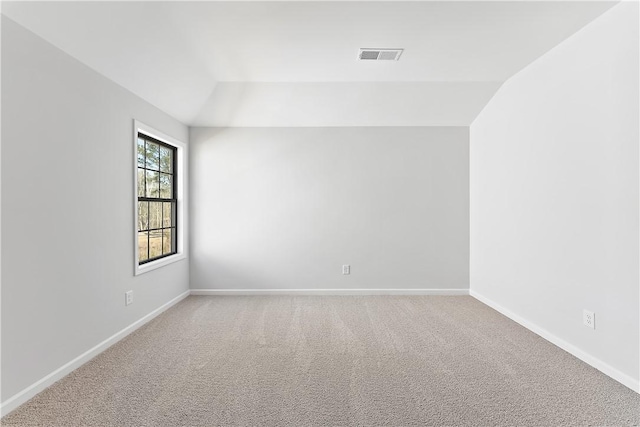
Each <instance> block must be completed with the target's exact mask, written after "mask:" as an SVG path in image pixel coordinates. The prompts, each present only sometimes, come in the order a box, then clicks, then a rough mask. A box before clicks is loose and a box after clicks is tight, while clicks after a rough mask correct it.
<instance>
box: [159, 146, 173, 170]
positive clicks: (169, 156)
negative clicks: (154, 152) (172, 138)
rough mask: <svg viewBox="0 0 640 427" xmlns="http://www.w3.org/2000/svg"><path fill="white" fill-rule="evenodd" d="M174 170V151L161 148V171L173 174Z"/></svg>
mask: <svg viewBox="0 0 640 427" xmlns="http://www.w3.org/2000/svg"><path fill="white" fill-rule="evenodd" d="M172 169H173V150H172V149H170V148H167V147H163V146H160V171H161V172H168V173H171V172H172Z"/></svg>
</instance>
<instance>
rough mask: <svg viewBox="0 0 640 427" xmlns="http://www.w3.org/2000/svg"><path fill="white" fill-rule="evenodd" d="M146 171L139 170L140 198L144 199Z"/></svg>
mask: <svg viewBox="0 0 640 427" xmlns="http://www.w3.org/2000/svg"><path fill="white" fill-rule="evenodd" d="M144 181H145V174H144V169H138V197H144Z"/></svg>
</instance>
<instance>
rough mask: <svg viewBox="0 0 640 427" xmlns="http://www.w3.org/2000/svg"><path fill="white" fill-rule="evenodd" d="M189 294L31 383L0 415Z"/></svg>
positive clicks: (187, 293)
mask: <svg viewBox="0 0 640 427" xmlns="http://www.w3.org/2000/svg"><path fill="white" fill-rule="evenodd" d="M189 294H190V291H186V292H183V293H182V294H180V295H178V296H177V297H175V298H174V299H172V300H171V301H169V302H167V303H165V304H163V305H161V306H160V307H158V308H156V309H155V310H153V311H152V312H151V313H149V314H147V315H146V316H144V317H142V318H141V319H139V320H137V321H136V322H134V323H132V324H131V325H129V326H127V327H126V328H124V329H122V330H121V331H119V332H117V333H116V334H114V335H112V336H111V337H109V338H107V339H106V340H104V341H102V342H101V343H100V344H98V345H96V346H95V347H93V348H91V349H89V350H87V351H85V352H84V353H82V354H81V355H80V356H78V357H76V358H75V359H73V360H72V361H70V362H68V363H66V364H65V365H63V366H61V367H60V368H58V369H56V370H55V371H53V372H51V373H50V374H49V375H47V376H46V377H44V378H42V379H40V380H39V381H37V382H35V383H33V384H31V385H30V386H29V387H27V388H25V389H24V390H22V391H20V392H18V393H16V394H14V395H13V396H11V397H10V398H9V399H7V400H5V401H4V402H2V404H1V405H0V416H5V415H7V414H8V413H9V412H11V411H13V410H14V409H16V408H17V407H18V406H20V405H22V404H23V403H25V402H26V401H28V400H29V399H31V398H32V397H34V396H35V395H36V394H38V393H40V392H41V391H42V390H44V389H45V388H47V387H49V386H50V385H52V384H53V383H55V382H56V381H58V380H60V379H61V378H63V377H64V376H66V375H68V374H69V373H71V372H72V371H74V370H76V369H78V368H79V367H80V366H82V365H84V364H85V363H87V362H88V361H89V360H91V359H93V358H94V357H96V356H97V355H98V354H100V353H102V352H103V351H105V350H106V349H107V348H109V347H111V346H112V345H113V344H115V343H117V342H118V341H120V340H121V339H123V338H124V337H126V336H127V335H129V334H130V333H132V332H133V331H135V330H136V329H138V328H139V327H141V326H142V325H144V324H145V323H147V322H149V321H150V320H152V319H153V318H155V317H157V316H158V315H159V314H161V313H162V312H163V311H166V310H167V309H168V308H170V307H171V306H173V305H175V304H177V303H178V302H180V301H182V300H183V299H185V298H186V297H188V296H189Z"/></svg>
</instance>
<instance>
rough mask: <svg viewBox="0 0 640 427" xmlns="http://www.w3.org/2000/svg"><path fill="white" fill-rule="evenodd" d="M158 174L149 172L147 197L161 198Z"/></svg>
mask: <svg viewBox="0 0 640 427" xmlns="http://www.w3.org/2000/svg"><path fill="white" fill-rule="evenodd" d="M158 175H159V174H158V172H153V171H147V197H158V196H160V179H159V177H158Z"/></svg>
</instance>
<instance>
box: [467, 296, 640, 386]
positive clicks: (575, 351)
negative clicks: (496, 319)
mask: <svg viewBox="0 0 640 427" xmlns="http://www.w3.org/2000/svg"><path fill="white" fill-rule="evenodd" d="M469 294H470V295H471V296H472V297H474V298H475V299H477V300H478V301H480V302H481V303H483V304H486V305H488V306H489V307H491V308H493V309H494V310H496V311H497V312H499V313H502V314H504V315H505V316H507V317H508V318H509V319H511V320H513V321H514V322H516V323H519V324H520V325H522V326H524V327H525V328H527V329H529V330H530V331H531V332H534V333H535V334H538V335H540V336H541V337H542V338H544V339H545V340H547V341H549V342H551V343H552V344H555V345H557V346H558V347H560V348H561V349H563V350H564V351H566V352H568V353H570V354H572V355H573V356H575V357H577V358H578V359H580V360H582V361H583V362H585V363H587V364H588V365H591V366H593V367H594V368H596V369H597V370H599V371H600V372H602V373H604V374H605V375H607V376H609V377H611V378H613V379H614V380H616V381H618V382H619V383H621V384H623V385H625V386H627V387H629V388H630V389H631V390H633V391H635V392H637V393H640V381H638V380H636V379H635V378H633V377H630V376H629V375H627V374H625V373H623V372H620V371H619V370H617V369H616V368H614V367H613V366H611V365H609V364H607V363H605V362H603V361H602V360H600V359H598V358H596V357H594V356H592V355H590V354H588V353H586V352H584V351H583V350H581V349H579V348H578V347H576V346H574V345H573V344H570V343H568V342H567V341H565V340H563V339H562V338H559V337H557V336H556V335H554V334H552V333H551V332H549V331H547V330H546V329H544V328H541V327H540V326H538V325H536V324H535V323H533V322H531V321H529V320H526V319H524V318H522V317H520V316H518V315H517V314H515V313H514V312H512V311H511V310H508V309H506V308H504V307H503V306H501V305H500V304H498V303H496V302H494V301H493V300H491V299H489V298H487V297H485V296H484V295H482V294H479V293H478V292H476V291H474V290H470V291H469Z"/></svg>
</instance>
